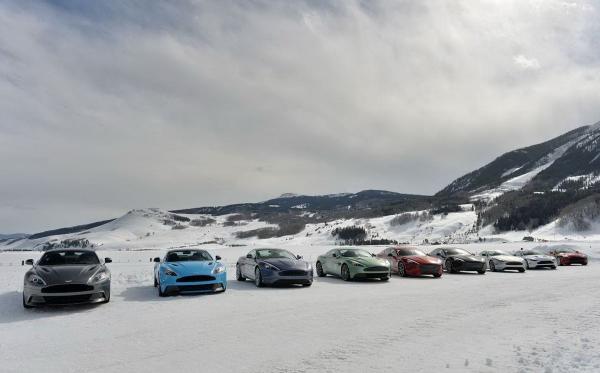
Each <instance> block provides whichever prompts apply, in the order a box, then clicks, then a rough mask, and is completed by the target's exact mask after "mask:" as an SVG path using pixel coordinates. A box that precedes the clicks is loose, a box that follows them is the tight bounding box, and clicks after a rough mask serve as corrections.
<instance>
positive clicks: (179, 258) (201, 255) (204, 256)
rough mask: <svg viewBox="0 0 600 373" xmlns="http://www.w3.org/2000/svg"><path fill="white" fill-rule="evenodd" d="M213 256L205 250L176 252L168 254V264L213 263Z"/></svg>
mask: <svg viewBox="0 0 600 373" xmlns="http://www.w3.org/2000/svg"><path fill="white" fill-rule="evenodd" d="M211 260H213V258H212V256H211V255H210V254H209V253H208V252H207V251H205V250H176V251H170V252H169V253H168V254H167V258H166V261H167V262H201V261H211Z"/></svg>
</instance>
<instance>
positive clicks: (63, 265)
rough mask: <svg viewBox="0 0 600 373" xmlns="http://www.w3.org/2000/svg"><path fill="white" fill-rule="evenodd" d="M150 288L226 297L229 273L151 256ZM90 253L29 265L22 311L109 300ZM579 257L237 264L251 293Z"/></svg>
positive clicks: (212, 263) (448, 256) (398, 257)
mask: <svg viewBox="0 0 600 373" xmlns="http://www.w3.org/2000/svg"><path fill="white" fill-rule="evenodd" d="M153 261H154V276H153V277H154V286H155V287H156V288H158V295H159V296H167V295H170V294H175V293H203V292H224V291H226V290H227V267H226V266H225V265H224V264H223V263H222V262H221V258H220V257H219V256H215V257H214V258H213V256H212V255H211V254H210V253H209V252H207V251H206V250H201V249H177V250H169V251H168V252H167V253H166V254H165V256H164V257H163V258H158V257H157V258H154V259H153ZM111 262H112V260H111V259H110V258H105V259H104V260H103V261H101V260H100V258H98V255H97V254H96V252H95V251H93V250H86V249H52V250H48V251H46V252H45V253H44V254H43V255H42V257H41V258H40V259H39V260H38V261H37V262H34V261H33V259H29V260H27V261H25V262H24V263H23V264H27V265H31V266H32V267H31V268H30V269H29V270H28V271H27V273H26V274H25V278H24V285H23V307H25V308H31V307H35V306H41V305H63V304H78V303H108V302H109V301H110V279H111V277H110V271H109V269H108V268H107V266H106V264H107V263H111ZM587 263H588V258H587V256H586V255H585V254H582V253H580V252H579V251H577V250H574V249H572V248H567V247H559V248H556V249H554V250H552V251H550V252H549V253H548V254H543V253H542V252H540V251H537V250H523V249H521V250H519V251H517V252H515V253H514V254H512V255H511V254H509V253H506V252H504V251H500V250H488V251H483V252H481V253H480V254H479V255H475V254H472V253H470V252H468V251H466V250H463V249H459V248H445V247H443V248H437V249H435V250H433V251H432V252H430V253H429V254H425V253H424V252H423V251H421V250H419V249H417V248H412V247H389V248H386V249H384V250H382V251H381V252H379V253H378V254H376V255H375V254H371V253H369V252H368V251H366V250H363V249H355V248H335V249H332V250H329V251H328V252H327V253H325V254H323V255H320V256H319V257H318V258H317V260H316V262H315V267H314V268H313V265H312V264H311V263H309V262H307V261H305V260H303V259H302V257H301V256H299V255H294V254H292V253H291V252H289V251H287V250H283V249H273V248H265V249H255V250H251V251H250V252H249V253H248V254H247V255H245V256H243V257H240V258H239V259H238V261H237V263H236V278H237V280H238V281H246V280H252V281H253V282H254V284H255V285H256V286H257V287H262V286H264V285H271V284H278V285H279V284H286V285H291V284H298V285H302V286H311V285H312V283H313V276H314V273H315V272H316V274H317V276H319V277H324V276H327V275H332V276H337V277H340V278H342V279H343V280H345V281H350V280H353V279H369V278H370V279H379V280H381V281H388V280H389V279H390V277H391V276H392V273H398V274H399V275H400V276H403V277H404V276H424V275H432V276H434V277H441V276H442V274H443V270H444V269H445V270H446V272H449V273H456V272H461V271H475V272H478V273H480V274H484V273H485V272H486V270H490V271H504V270H516V271H519V272H524V271H525V270H526V269H531V268H544V267H545V268H552V269H556V267H557V266H559V265H570V264H581V265H587Z"/></svg>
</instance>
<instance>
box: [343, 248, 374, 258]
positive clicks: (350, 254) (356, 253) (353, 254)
mask: <svg viewBox="0 0 600 373" xmlns="http://www.w3.org/2000/svg"><path fill="white" fill-rule="evenodd" d="M340 254H342V256H343V257H345V258H359V257H370V256H371V253H369V252H368V251H366V250H360V249H354V250H349V249H346V250H340Z"/></svg>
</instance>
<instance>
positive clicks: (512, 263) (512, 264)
mask: <svg viewBox="0 0 600 373" xmlns="http://www.w3.org/2000/svg"><path fill="white" fill-rule="evenodd" d="M506 265H509V266H520V265H523V263H521V262H507V263H506Z"/></svg>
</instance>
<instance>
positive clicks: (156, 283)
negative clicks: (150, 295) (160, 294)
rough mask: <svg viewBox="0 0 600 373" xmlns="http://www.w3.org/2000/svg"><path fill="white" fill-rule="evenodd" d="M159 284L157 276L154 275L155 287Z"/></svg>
mask: <svg viewBox="0 0 600 373" xmlns="http://www.w3.org/2000/svg"><path fill="white" fill-rule="evenodd" d="M157 286H158V281H156V276H154V287H157Z"/></svg>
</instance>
